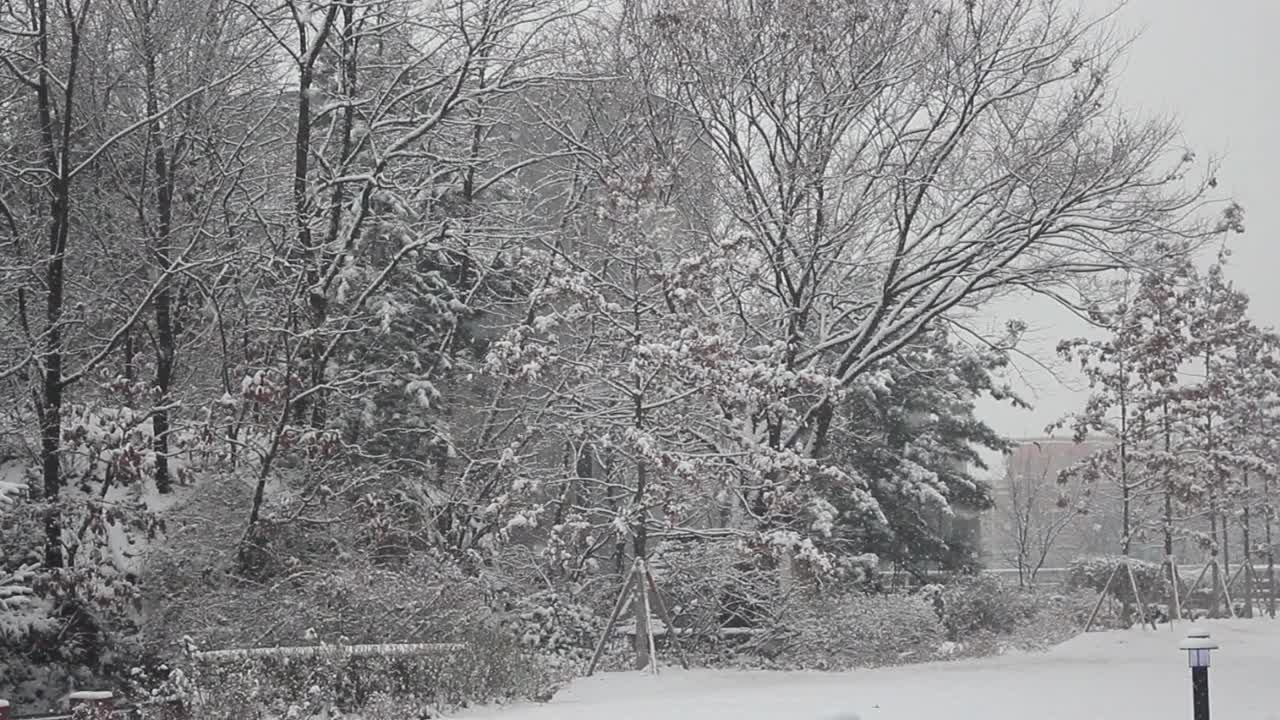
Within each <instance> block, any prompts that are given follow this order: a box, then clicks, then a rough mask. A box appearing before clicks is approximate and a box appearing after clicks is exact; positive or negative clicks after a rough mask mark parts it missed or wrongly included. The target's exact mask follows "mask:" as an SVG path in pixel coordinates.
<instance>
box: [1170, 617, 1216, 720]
mask: <svg viewBox="0 0 1280 720" xmlns="http://www.w3.org/2000/svg"><path fill="white" fill-rule="evenodd" d="M1178 648H1179V649H1180V650H1186V651H1187V662H1188V664H1189V665H1190V666H1191V709H1192V713H1193V718H1194V720H1209V652H1210V651H1212V650H1217V649H1218V644H1217V643H1216V642H1214V641H1213V640H1212V639H1210V637H1209V631H1208V630H1206V629H1204V628H1202V627H1197V626H1194V625H1193V626H1192V627H1191V629H1189V630H1187V637H1186V639H1185V640H1183V641H1182V642H1180V643H1178Z"/></svg>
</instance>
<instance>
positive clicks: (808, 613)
mask: <svg viewBox="0 0 1280 720" xmlns="http://www.w3.org/2000/svg"><path fill="white" fill-rule="evenodd" d="M785 626H786V627H787V628H788V629H790V630H791V631H792V632H793V633H794V635H793V637H792V641H791V643H790V648H789V649H788V650H787V651H785V652H784V653H782V654H781V655H780V656H779V658H778V659H779V661H780V662H782V663H783V664H786V665H789V666H798V667H806V668H818V669H824V670H826V669H830V670H836V669H844V668H854V667H876V666H880V665H892V664H895V663H903V662H920V661H924V660H929V659H932V658H933V656H934V654H935V653H936V652H937V649H938V647H939V646H940V645H941V644H942V642H943V640H944V637H943V628H942V624H941V623H939V622H938V617H937V615H936V614H935V613H934V610H933V607H932V606H931V605H930V604H929V603H928V602H927V601H926V600H925V599H924V598H922V597H920V596H918V595H897V594H894V595H866V594H862V593H831V594H825V593H824V594H821V595H816V594H815V595H809V594H806V595H805V596H801V597H798V598H796V601H795V602H794V605H793V606H792V608H791V610H790V612H789V613H788V616H787V618H786V619H785Z"/></svg>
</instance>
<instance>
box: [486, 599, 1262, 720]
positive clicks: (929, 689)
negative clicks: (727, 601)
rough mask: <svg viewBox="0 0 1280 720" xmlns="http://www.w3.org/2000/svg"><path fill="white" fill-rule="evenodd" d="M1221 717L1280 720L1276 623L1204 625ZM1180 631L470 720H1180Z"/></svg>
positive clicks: (564, 698)
mask: <svg viewBox="0 0 1280 720" xmlns="http://www.w3.org/2000/svg"><path fill="white" fill-rule="evenodd" d="M1206 626H1207V627H1208V628H1209V630H1210V631H1211V632H1212V633H1213V636H1214V639H1215V640H1217V641H1218V643H1219V644H1220V645H1221V646H1222V648H1221V649H1220V650H1217V651H1215V652H1214V657H1213V668H1212V669H1211V670H1210V689H1211V696H1212V709H1213V713H1214V717H1216V718H1218V719H1219V720H1280V620H1278V621H1271V620H1251V621H1245V620H1233V621H1216V622H1210V623H1207V625H1206ZM1185 630H1186V626H1185V625H1178V626H1176V627H1175V629H1174V630H1172V631H1171V630H1170V629H1169V627H1167V626H1164V627H1161V629H1160V630H1159V631H1152V630H1147V631H1145V632H1144V631H1140V630H1133V631H1128V632H1107V633H1091V634H1089V635H1087V636H1083V637H1078V638H1076V639H1074V640H1072V641H1070V642H1068V643H1066V644H1064V645H1062V646H1059V647H1057V648H1055V649H1053V650H1051V651H1049V652H1046V653H1037V654H1016V655H1006V656H1002V657H998V658H988V659H982V660H973V661H960V662H949V663H933V664H928V665H916V666H908V667H897V668H886V669H881V670H862V671H856V672H850V673H839V674H819V673H770V672H749V673H748V672H728V671H710V670H696V671H692V672H684V671H681V670H679V669H666V670H663V671H662V673H661V674H660V675H659V676H658V677H654V676H651V675H639V674H634V673H626V674H613V675H603V676H597V677H594V678H588V679H585V680H580V681H578V682H577V683H575V684H574V685H572V686H571V687H569V688H566V689H565V690H562V691H561V692H560V693H559V694H558V695H557V696H556V698H555V699H554V700H553V701H552V702H550V703H547V704H545V705H520V706H512V707H507V708H487V709H477V710H473V711H471V712H468V713H466V714H465V715H464V717H466V718H467V720H587V719H588V718H590V719H591V720H809V719H810V718H811V719H812V720H834V719H836V718H841V717H849V716H851V715H856V716H857V717H858V718H861V720H1039V719H1042V718H1043V719H1049V718H1063V719H1067V718H1070V720H1182V719H1184V718H1190V716H1191V702H1190V693H1191V690H1190V680H1189V671H1188V669H1187V662H1186V653H1184V652H1181V651H1179V650H1178V649H1177V644H1178V641H1179V640H1180V639H1181V638H1182V637H1183V636H1184V635H1185Z"/></svg>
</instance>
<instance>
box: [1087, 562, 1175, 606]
mask: <svg viewBox="0 0 1280 720" xmlns="http://www.w3.org/2000/svg"><path fill="white" fill-rule="evenodd" d="M1126 561H1127V562H1128V564H1129V568H1130V569H1131V570H1132V571H1133V579H1134V580H1135V581H1137V585H1138V592H1139V593H1141V594H1142V602H1144V603H1147V604H1151V603H1155V602H1159V601H1161V600H1163V599H1165V598H1167V597H1170V592H1169V582H1168V579H1167V578H1166V577H1165V573H1164V567H1163V566H1162V565H1160V564H1159V563H1151V562H1146V561H1144V560H1134V559H1133V558H1119V557H1100V558H1081V559H1077V560H1074V561H1072V563H1071V564H1070V565H1069V566H1068V568H1067V589H1068V590H1081V589H1089V590H1093V591H1094V592H1097V593H1101V592H1103V588H1106V592H1107V594H1108V595H1110V596H1111V597H1113V598H1115V599H1116V600H1119V601H1120V602H1122V603H1125V604H1126V605H1129V604H1136V603H1137V602H1138V600H1137V598H1135V597H1134V595H1133V583H1131V582H1130V581H1129V574H1128V573H1127V572H1125V570H1124V568H1123V567H1122V565H1121V563H1123V562H1126ZM1117 569H1118V570H1117ZM1113 575H1114V578H1115V579H1114V580H1112V581H1111V585H1110V587H1108V586H1107V581H1108V580H1111V579H1112V576H1113Z"/></svg>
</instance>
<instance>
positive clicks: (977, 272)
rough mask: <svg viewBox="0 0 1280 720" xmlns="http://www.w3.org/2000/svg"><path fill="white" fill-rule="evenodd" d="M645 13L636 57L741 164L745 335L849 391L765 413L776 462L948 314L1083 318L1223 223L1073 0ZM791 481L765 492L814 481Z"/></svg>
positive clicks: (735, 175)
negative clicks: (1114, 81)
mask: <svg viewBox="0 0 1280 720" xmlns="http://www.w3.org/2000/svg"><path fill="white" fill-rule="evenodd" d="M646 7H647V8H648V10H647V14H646V15H645V17H643V18H642V19H639V20H637V21H636V22H635V23H634V25H633V26H632V27H631V34H632V36H633V38H634V42H635V43H637V44H638V45H640V46H642V47H643V48H644V50H645V51H647V52H649V53H652V54H654V55H656V56H658V57H661V58H662V59H663V61H664V63H665V64H666V66H667V67H668V68H669V70H668V72H667V75H666V77H665V78H664V83H665V85H663V86H662V87H664V88H665V87H669V88H670V92H669V94H668V97H669V98H670V99H671V101H672V102H675V103H678V104H679V105H680V107H681V108H682V109H683V111H684V112H685V113H686V114H687V115H688V116H689V117H690V118H691V119H692V120H693V121H695V122H697V123H698V124H699V126H700V127H701V128H702V131H703V134H702V137H703V142H705V144H706V146H707V147H708V148H709V149H710V151H711V153H712V155H713V156H714V157H715V159H716V162H717V165H718V167H719V170H720V171H721V172H723V173H724V178H725V181H724V182H723V183H721V184H720V185H719V186H718V188H717V190H718V200H719V203H720V207H721V209H722V212H721V218H720V222H719V223H718V225H717V227H718V228H719V229H720V231H721V232H722V233H724V234H725V235H726V236H741V237H743V238H744V239H746V241H747V242H749V243H750V247H751V248H752V250H753V253H752V256H751V259H750V261H748V262H743V263H740V264H739V265H738V266H737V268H736V270H738V271H739V272H737V273H735V274H734V276H733V277H732V279H733V280H734V287H733V294H734V295H735V296H736V297H737V298H740V299H741V302H740V303H739V308H740V309H739V311H738V314H737V317H736V318H735V320H736V332H738V333H739V334H740V337H741V342H743V343H744V344H745V345H748V346H755V345H770V344H773V343H777V344H778V345H779V347H782V348H784V350H783V351H782V352H781V355H780V357H779V358H778V359H777V362H778V363H779V364H780V365H781V366H782V367H783V368H785V370H786V371H788V372H796V373H798V372H808V373H815V374H819V375H822V376H825V377H827V378H829V380H830V384H829V386H828V387H827V388H826V389H824V390H820V391H818V392H814V393H797V394H796V395H794V396H793V398H792V400H791V402H790V403H789V406H788V408H787V409H786V410H785V411H782V410H780V409H778V408H776V407H769V408H766V407H757V408H755V409H753V410H752V411H750V412H749V413H748V418H749V420H750V421H751V423H752V425H753V426H754V432H755V433H756V438H757V441H758V442H760V443H762V444H765V445H767V446H769V447H771V448H774V449H775V450H780V451H786V452H788V453H792V454H797V455H802V456H806V457H811V458H815V459H823V458H826V457H827V455H828V448H827V441H828V438H829V436H830V432H831V427H832V423H834V422H836V421H837V420H838V418H837V417H836V409H837V407H838V406H839V403H838V398H839V397H840V395H841V393H842V392H844V390H845V389H847V388H848V387H850V385H851V384H853V383H855V382H857V381H859V379H860V378H862V377H863V376H864V375H866V374H868V373H870V372H872V371H874V370H875V369H876V368H877V367H878V363H879V362H880V361H881V360H883V359H884V358H887V357H889V356H890V355H892V354H894V353H895V352H897V351H898V350H900V349H901V348H902V347H903V346H904V344H906V343H909V342H911V340H912V339H913V338H914V337H916V336H917V335H918V334H919V333H920V332H922V331H923V329H924V328H927V327H928V326H929V325H930V323H933V322H936V321H938V320H940V319H944V318H946V317H947V316H948V314H949V313H953V312H954V311H956V310H958V309H961V308H964V307H967V306H971V305H973V304H975V303H978V302H980V301H982V300H983V299H986V298H990V297H991V296H992V295H993V294H995V293H1001V292H1011V291H1021V290H1029V291H1031V292H1038V293H1043V294H1045V295H1048V296H1051V297H1054V298H1057V299H1060V300H1062V301H1063V302H1067V303H1068V304H1071V305H1073V306H1074V305H1076V304H1078V303H1077V300H1078V298H1077V299H1075V300H1073V297H1072V291H1073V288H1076V287H1078V283H1079V282H1082V281H1084V280H1086V279H1087V278H1089V277H1092V276H1094V275H1097V274H1099V273H1102V272H1106V271H1108V270H1112V269H1115V268H1121V267H1125V266H1127V265H1130V264H1132V263H1135V262H1140V261H1142V259H1143V258H1144V256H1146V255H1148V254H1155V253H1153V247H1154V245H1153V238H1155V237H1157V236H1163V235H1167V236H1177V237H1187V238H1192V239H1197V238H1203V237H1205V236H1206V235H1207V234H1209V233H1211V232H1213V231H1215V230H1218V229H1221V228H1222V227H1225V225H1222V224H1215V223H1208V224H1205V223H1201V222H1198V221H1197V220H1196V216H1197V211H1198V210H1199V209H1200V208H1201V207H1202V205H1203V192H1202V191H1203V189H1204V188H1205V186H1206V185H1207V183H1208V181H1209V180H1210V177H1209V176H1208V174H1206V175H1205V176H1204V177H1203V178H1202V179H1201V181H1199V182H1197V181H1196V180H1195V179H1193V178H1190V177H1189V172H1190V156H1185V157H1184V153H1183V151H1182V150H1181V149H1179V148H1177V147H1176V146H1175V145H1174V143H1175V142H1176V138H1177V133H1176V129H1175V128H1174V127H1172V126H1170V125H1166V124H1163V123H1159V122H1151V123H1144V122H1136V121H1133V120H1131V119H1129V118H1125V117H1121V116H1120V115H1119V113H1118V112H1116V109H1115V107H1114V105H1113V103H1112V98H1111V94H1110V93H1111V91H1110V83H1111V76H1112V68H1113V66H1114V65H1115V63H1116V62H1117V60H1118V59H1119V57H1120V55H1121V52H1122V49H1123V43H1122V42H1119V41H1117V40H1115V39H1113V38H1110V37H1108V36H1107V33H1106V25H1105V18H1104V19H1099V20H1091V19H1087V18H1085V17H1083V16H1080V15H1078V14H1074V13H1073V12H1072V11H1070V10H1069V9H1068V7H1067V3H1062V2H1032V1H1030V0H987V1H985V2H958V1H957V2H909V3H874V2H854V3H845V4H842V5H841V6H840V7H839V8H838V9H836V10H834V11H833V10H832V8H829V7H827V6H819V5H812V4H810V5H805V4H792V3H774V4H765V5H759V4H756V3H736V2H731V3H728V4H727V5H726V4H724V3H715V4H709V3H703V2H699V1H698V0H679V1H672V2H666V3H659V4H658V5H656V6H646ZM833 12H834V14H833ZM1228 224H1229V223H1228ZM783 477H784V474H782V473H779V474H777V475H775V478H774V481H773V483H771V486H770V487H768V488H761V490H760V494H762V495H763V494H768V495H770V496H771V497H777V498H782V497H788V496H789V493H790V492H793V491H795V490H796V483H798V482H802V480H801V478H802V477H803V476H802V475H797V474H795V473H790V474H786V477H787V478H788V479H786V480H784V479H783Z"/></svg>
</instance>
